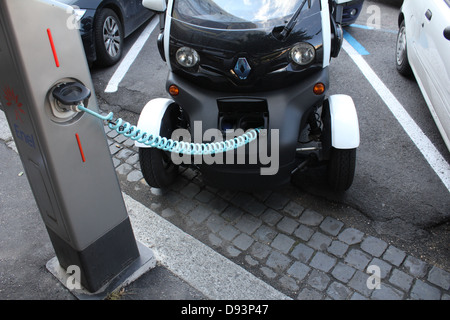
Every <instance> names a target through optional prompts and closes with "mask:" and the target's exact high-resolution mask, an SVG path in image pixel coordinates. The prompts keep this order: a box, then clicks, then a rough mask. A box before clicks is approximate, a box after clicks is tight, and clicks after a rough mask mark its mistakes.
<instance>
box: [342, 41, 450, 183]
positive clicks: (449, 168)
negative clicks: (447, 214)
mask: <svg viewBox="0 0 450 320" xmlns="http://www.w3.org/2000/svg"><path fill="white" fill-rule="evenodd" d="M343 48H344V50H345V51H346V52H347V54H348V55H349V56H350V58H351V59H352V60H353V61H354V62H355V64H356V65H357V66H358V68H359V70H360V71H361V72H362V73H363V75H364V76H365V77H366V79H367V80H368V81H369V83H370V84H371V85H372V87H373V88H374V89H375V91H376V92H377V93H378V95H379V96H380V97H381V99H383V101H384V103H385V104H386V106H387V107H388V108H389V110H390V111H391V112H392V114H393V115H394V116H395V118H396V119H397V120H398V122H399V123H400V125H401V126H402V127H403V129H404V130H405V132H406V133H407V134H408V136H409V137H410V138H411V140H412V141H413V142H414V144H415V145H416V146H417V148H418V149H419V150H420V152H421V153H422V155H423V156H424V157H425V159H426V160H427V162H428V163H429V164H430V166H431V168H432V169H433V170H434V171H435V172H436V174H437V175H438V177H439V178H440V179H441V181H442V182H443V184H444V185H445V187H446V188H447V190H448V191H449V192H450V165H449V164H448V162H447V161H446V160H445V159H444V157H442V155H441V154H440V153H439V151H438V150H437V149H436V147H435V146H434V145H433V143H432V142H431V141H430V139H429V138H428V137H427V136H426V135H425V133H424V132H423V131H422V129H420V127H419V126H418V125H417V124H416V123H415V121H414V120H413V119H412V118H411V116H410V115H409V114H408V112H407V111H406V110H405V108H404V107H403V106H402V104H401V103H400V102H399V101H398V100H397V98H396V97H395V96H394V94H392V92H391V91H390V90H389V88H388V87H387V86H386V85H385V84H384V83H383V81H381V79H380V78H379V77H378V76H377V74H376V73H375V71H373V69H372V68H371V67H370V66H369V64H368V63H367V62H366V61H365V60H364V58H363V56H362V55H360V54H359V53H358V52H357V50H355V49H354V48H353V47H352V46H351V45H350V43H349V42H348V41H346V40H344V44H343Z"/></svg>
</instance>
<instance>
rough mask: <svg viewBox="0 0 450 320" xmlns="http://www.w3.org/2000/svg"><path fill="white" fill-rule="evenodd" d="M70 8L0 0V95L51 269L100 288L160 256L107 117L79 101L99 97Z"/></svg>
mask: <svg viewBox="0 0 450 320" xmlns="http://www.w3.org/2000/svg"><path fill="white" fill-rule="evenodd" d="M71 10H72V9H71V7H68V6H66V5H63V4H61V3H58V2H56V1H52V0H0V101H1V103H2V105H3V109H4V112H5V115H6V118H7V120H8V123H9V126H10V129H11V132H12V134H13V137H14V140H15V143H16V146H17V149H18V152H19V155H20V158H21V161H22V164H23V167H24V170H25V173H26V175H27V177H28V180H29V183H30V186H31V189H32V191H33V195H34V197H35V200H36V203H37V205H38V207H39V210H40V213H41V217H42V220H43V222H44V224H45V227H46V229H47V231H48V235H49V238H50V240H51V243H52V245H53V248H54V250H55V253H56V257H55V259H52V260H51V261H49V263H48V264H47V268H48V269H49V270H50V271H52V273H53V274H54V275H55V276H57V277H58V278H59V279H60V280H61V282H63V284H65V285H67V286H68V287H69V289H76V290H78V289H79V288H78V287H77V282H76V281H75V282H73V281H74V280H78V279H77V277H79V281H80V283H81V285H82V289H81V290H78V291H76V292H75V293H78V295H77V294H75V295H77V296H78V297H79V298H80V297H82V298H83V297H84V298H85V297H103V296H104V294H105V293H106V292H109V291H110V290H111V288H112V287H117V286H120V283H122V282H126V281H127V279H130V278H136V277H137V276H138V275H139V274H142V273H144V272H146V271H147V270H149V269H150V268H152V267H154V266H155V258H154V256H153V253H152V251H151V250H150V249H149V248H147V247H145V246H143V245H141V244H140V243H138V242H137V241H136V240H135V237H134V233H133V229H132V226H131V223H130V219H129V217H128V213H127V209H126V206H125V203H124V200H123V197H122V193H121V190H120V185H119V182H118V179H117V175H116V172H115V169H114V166H113V163H112V159H111V154H110V152H109V146H108V143H107V140H106V136H105V131H104V127H103V123H102V122H101V121H100V120H98V119H96V118H94V117H91V116H89V115H86V114H84V113H83V112H79V110H77V109H76V105H77V104H79V103H83V105H84V106H86V107H89V109H92V110H97V111H98V105H97V101H96V98H95V94H94V89H93V84H92V80H91V77H90V71H89V68H88V65H87V62H86V57H85V53H84V50H83V45H82V41H81V37H80V33H79V31H78V29H77V28H74V26H73V20H72V19H73V17H71V16H70V14H71V12H72V11H71ZM30 241H31V240H30ZM67 279H69V280H70V281H71V282H70V283H67V281H69V280H67ZM64 281H66V283H64Z"/></svg>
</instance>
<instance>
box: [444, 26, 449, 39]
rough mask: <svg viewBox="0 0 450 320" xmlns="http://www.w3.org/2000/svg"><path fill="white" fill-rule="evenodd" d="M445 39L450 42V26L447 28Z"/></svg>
mask: <svg viewBox="0 0 450 320" xmlns="http://www.w3.org/2000/svg"><path fill="white" fill-rule="evenodd" d="M444 37H445V39H447V40H450V26H449V27H447V28H445V30H444Z"/></svg>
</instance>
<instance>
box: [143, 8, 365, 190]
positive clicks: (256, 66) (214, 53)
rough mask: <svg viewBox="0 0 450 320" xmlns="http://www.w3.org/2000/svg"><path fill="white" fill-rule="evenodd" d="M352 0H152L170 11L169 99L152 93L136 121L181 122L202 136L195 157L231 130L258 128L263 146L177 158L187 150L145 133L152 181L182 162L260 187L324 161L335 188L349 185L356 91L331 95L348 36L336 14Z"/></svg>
mask: <svg viewBox="0 0 450 320" xmlns="http://www.w3.org/2000/svg"><path fill="white" fill-rule="evenodd" d="M346 2H348V1H345V0H332V1H328V0H295V1H292V0H272V1H260V0H252V1H248V0H238V1H226V0H183V1H182V0H169V1H168V2H166V1H165V0H144V1H143V5H144V6H146V7H147V8H149V9H152V10H154V11H157V12H160V18H161V19H162V21H161V26H162V30H161V34H160V36H159V38H158V47H159V50H160V53H161V57H162V59H164V60H165V61H166V62H167V65H168V67H169V75H168V79H167V84H166V86H167V91H168V93H169V94H170V95H171V98H169V99H167V98H160V99H154V100H152V101H150V102H149V103H148V104H147V105H146V106H145V107H144V109H143V111H142V113H141V115H140V118H139V122H138V127H139V128H140V129H142V130H143V131H145V132H148V133H149V134H151V135H161V136H164V137H167V138H171V137H172V138H173V137H174V133H176V132H177V130H181V129H183V130H184V132H188V133H189V134H190V135H191V136H190V137H191V138H192V137H193V140H194V142H197V143H198V145H199V150H200V152H198V154H197V158H199V155H201V153H202V150H203V148H204V146H205V144H208V143H213V142H214V141H218V140H219V141H220V139H221V138H223V140H226V139H227V138H229V137H230V135H228V134H227V132H230V131H231V133H232V134H231V139H237V137H238V136H239V133H236V134H235V136H233V133H235V132H240V133H241V134H242V132H248V131H249V130H254V129H257V132H258V133H259V135H258V139H257V140H258V142H255V144H256V146H254V147H251V146H244V147H241V148H236V149H235V148H230V149H231V150H227V152H225V154H222V155H219V154H215V155H214V156H215V157H216V158H214V159H212V161H211V158H208V159H205V158H204V159H203V161H202V159H193V158H195V157H192V156H191V157H184V158H183V160H184V161H179V160H180V158H179V156H181V155H179V154H175V155H174V154H173V153H172V154H171V155H170V154H168V153H167V152H165V151H162V150H159V149H156V148H151V147H150V146H149V145H146V144H143V143H139V142H137V143H136V146H137V147H138V148H139V152H140V162H141V169H142V172H143V175H144V178H145V179H146V181H147V182H148V183H149V185H151V186H153V187H158V188H163V187H166V186H168V185H170V184H171V183H172V182H173V181H174V180H175V179H176V175H177V169H178V167H177V166H178V165H180V164H181V165H191V166H194V167H195V168H197V169H198V170H199V171H200V172H201V174H202V177H203V179H204V181H205V182H206V183H208V184H212V185H215V186H217V187H220V188H225V189H239V190H255V189H259V188H271V187H277V186H280V185H283V184H286V183H289V181H290V178H291V175H292V174H293V173H294V172H296V171H297V170H299V169H304V168H306V167H307V166H308V165H317V164H324V165H327V166H328V180H329V182H330V185H331V186H332V188H333V189H335V190H338V191H343V190H347V189H348V188H349V187H350V186H351V184H352V181H353V176H354V172H355V160H356V149H357V147H358V146H359V125H358V118H357V113H356V108H355V106H354V103H353V100H352V99H351V97H349V96H346V95H333V96H331V97H328V96H327V95H326V93H327V89H328V88H329V65H330V60H331V58H333V57H337V56H338V54H339V51H340V48H341V45H342V27H341V25H340V23H341V19H342V16H337V13H339V12H340V13H342V10H341V9H342V7H339V6H342V5H343V4H344V3H346ZM338 9H339V10H338ZM210 130H215V131H214V132H215V133H216V134H212V135H213V136H214V138H211V132H210ZM181 135H182V134H181ZM220 135H221V137H220ZM182 136H183V135H182ZM179 137H180V134H178V133H177V134H176V137H175V139H176V138H179ZM183 139H186V140H189V137H185V136H183ZM191 141H192V139H191ZM202 144H203V145H202ZM239 152H240V153H241V154H239ZM239 156H242V157H241V158H239ZM206 160H208V161H206Z"/></svg>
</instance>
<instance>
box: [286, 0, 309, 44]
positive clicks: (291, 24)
mask: <svg viewBox="0 0 450 320" xmlns="http://www.w3.org/2000/svg"><path fill="white" fill-rule="evenodd" d="M306 2H308V8H311V0H303V2H302V4H301V5H300V7H298V9H297V11H295V13H294V15H293V16H292V18H291V20H289V22H288V23H287V24H286V25H285V26H284V29H283V31H281V33H280V36H281V39H282V40H284V39H286V38H287V37H288V36H289V34H290V33H291V31H292V29H294V27H295V25H296V24H297V21H298V20H297V19H298V16H299V15H300V13H301V12H302V10H303V7H304V6H305V4H306Z"/></svg>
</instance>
